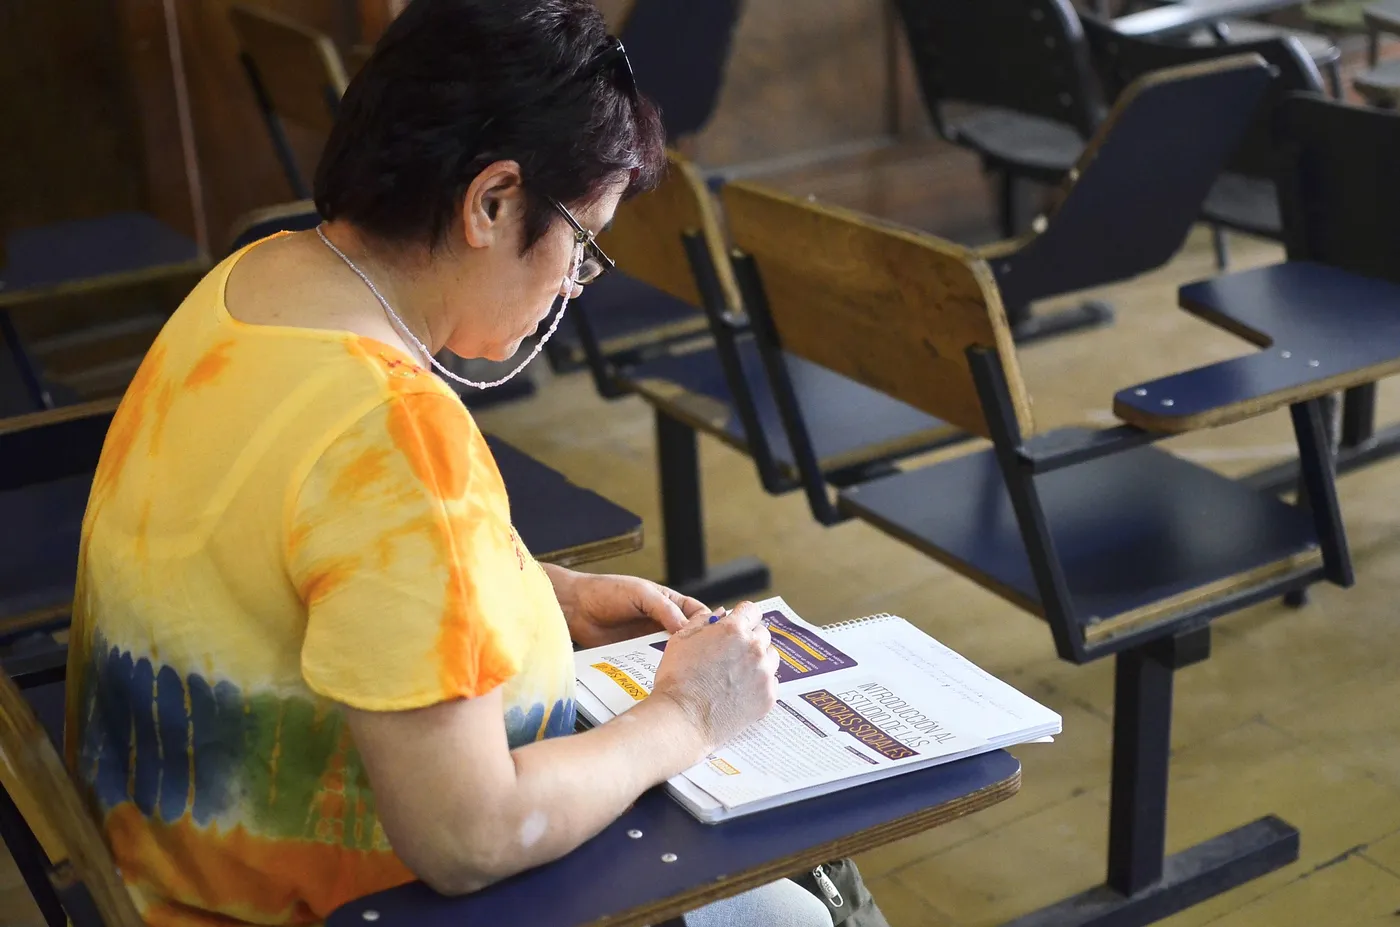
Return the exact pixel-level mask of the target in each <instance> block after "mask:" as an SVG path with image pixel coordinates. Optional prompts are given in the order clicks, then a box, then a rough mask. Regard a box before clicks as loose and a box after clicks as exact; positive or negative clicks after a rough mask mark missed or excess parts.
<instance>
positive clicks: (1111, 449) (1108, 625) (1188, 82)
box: [724, 56, 1400, 927]
mask: <svg viewBox="0 0 1400 927" xmlns="http://www.w3.org/2000/svg"><path fill="white" fill-rule="evenodd" d="M1268 83H1269V74H1268V71H1267V70H1266V68H1265V65H1264V62H1263V60H1262V59H1260V58H1258V57H1257V56H1246V57H1239V58H1232V59H1224V60H1221V61H1218V62H1212V63H1208V64H1204V65H1196V66H1191V67H1188V68H1179V69H1173V70H1172V71H1168V72H1161V73H1158V74H1156V75H1153V76H1151V77H1149V78H1146V79H1144V80H1142V81H1139V82H1138V83H1137V84H1136V85H1134V87H1132V88H1131V89H1130V90H1129V91H1128V92H1126V93H1125V94H1123V96H1122V97H1121V98H1120V99H1119V101H1118V103H1117V106H1116V108H1115V111H1114V113H1113V114H1112V115H1111V116H1110V117H1109V119H1108V121H1107V122H1106V123H1105V126H1104V128H1103V129H1102V130H1101V131H1100V133H1099V134H1098V135H1097V136H1096V138H1095V139H1094V141H1093V142H1092V143H1091V144H1090V146H1089V150H1088V153H1087V154H1086V157H1085V158H1084V159H1083V160H1082V161H1081V162H1080V164H1079V165H1078V168H1077V180H1076V182H1075V184H1074V186H1073V187H1072V188H1071V189H1070V190H1069V192H1068V194H1067V196H1066V197H1065V198H1064V201H1063V202H1062V204H1061V206H1060V213H1066V212H1077V211H1080V210H1087V211H1090V212H1093V213H1095V214H1096V215H1097V217H1098V221H1099V222H1100V224H1101V226H1102V227H1103V234H1104V236H1105V237H1106V238H1110V239H1113V238H1118V237H1126V238H1130V239H1136V238H1139V237H1141V235H1142V234H1143V233H1144V231H1145V230H1147V229H1149V228H1150V224H1148V223H1141V222H1134V216H1137V215H1138V214H1140V213H1149V214H1150V213H1153V212H1155V211H1157V210H1159V209H1160V210H1168V211H1170V210H1171V209H1173V208H1175V209H1183V208H1184V209H1195V208H1196V206H1195V203H1198V202H1199V199H1197V198H1196V197H1197V195H1198V194H1199V196H1200V197H1203V196H1204V194H1205V191H1206V190H1207V189H1208V188H1209V186H1210V184H1211V182H1212V181H1213V179H1214V176H1215V174H1216V173H1217V172H1218V171H1219V169H1220V166H1221V165H1222V164H1223V163H1224V162H1225V160H1226V158H1227V157H1228V155H1229V153H1230V152H1231V151H1232V150H1233V148H1234V146H1235V145H1236V144H1237V143H1238V140H1239V137H1240V135H1241V134H1242V132H1243V129H1244V125H1245V123H1246V122H1247V116H1248V114H1250V113H1252V112H1253V111H1254V109H1255V107H1257V105H1258V104H1259V101H1260V99H1261V98H1262V97H1263V95H1264V94H1265V93H1266V92H1267V87H1268ZM1188 113H1189V114H1190V124H1191V125H1192V127H1193V131H1191V132H1184V131H1183V132H1178V131H1173V127H1176V126H1180V125H1182V124H1183V120H1184V119H1185V118H1186V117H1185V114H1188ZM1149 142H1151V143H1153V144H1154V145H1155V146H1156V149H1157V150H1156V152H1155V154H1154V155H1152V156H1149V154H1148V152H1147V151H1146V150H1145V147H1144V146H1146V145H1147V144H1148V143H1149ZM1144 163H1151V164H1152V165H1153V167H1154V176H1157V177H1158V178H1165V181H1164V182H1162V183H1160V184H1158V185H1156V186H1154V187H1150V188H1145V189H1151V190H1152V191H1153V193H1152V194H1151V195H1150V196H1149V195H1148V194H1147V193H1143V194H1141V195H1140V196H1138V197H1137V198H1136V199H1134V198H1133V197H1132V196H1130V195H1128V191H1129V190H1131V189H1134V188H1133V187H1131V186H1129V185H1131V184H1132V177H1133V174H1134V172H1135V171H1137V170H1140V168H1141V165H1143V164H1144ZM1178 199H1179V200H1185V201H1187V202H1186V204H1185V205H1184V206H1183V205H1177V206H1175V207H1173V206H1172V205H1171V201H1172V200H1178ZM724 204H725V213H726V217H727V219H728V222H729V226H730V229H731V232H732V235H733V239H734V243H735V245H736V248H735V251H734V252H733V254H734V260H735V267H736V271H737V274H738V280H739V282H740V285H741V289H742V292H743V295H744V299H745V305H746V306H747V308H748V311H749V313H750V315H751V317H752V318H753V322H754V329H755V332H756V334H757V336H758V342H759V345H760V348H761V350H762V353H763V356H764V358H765V361H766V362H767V363H766V369H767V370H768V372H769V375H770V378H771V379H772V380H773V381H774V382H773V386H774V391H775V393H776V394H777V395H778V397H779V408H780V409H781V410H782V412H783V420H784V423H785V425H786V426H787V428H788V431H789V435H790V440H791V441H792V442H793V446H794V447H795V448H796V449H797V454H798V458H799V461H800V462H801V463H802V467H803V476H804V483H805V485H806V487H807V489H808V493H809V502H810V504H811V506H812V508H813V511H814V513H815V514H816V515H817V517H818V518H819V519H820V520H822V521H824V522H827V523H836V522H840V521H843V520H845V519H849V518H860V519H862V520H865V521H867V522H869V523H871V524H872V525H875V526H876V527H878V528H880V529H881V530H883V531H885V532H887V533H889V534H890V535H892V536H893V537H896V538H898V539H900V540H903V541H905V542H906V543H909V544H911V545H912V546H914V547H915V548H916V549H918V550H921V551H923V552H925V553H926V554H928V555H929V556H930V557H933V558H934V559H937V560H938V561H940V562H941V563H943V564H945V565H947V566H949V567H951V568H952V569H953V570H955V571H957V572H959V573H961V574H963V575H964V576H966V577H967V578H969V579H971V580H972V581H973V582H976V583H977V584H978V585H980V586H983V587H984V588H986V589H988V590H990V591H992V592H994V593H996V594H998V595H1000V596H1001V597H1003V598H1004V599H1006V600H1007V601H1009V602H1011V603H1012V604H1014V605H1016V606H1017V607H1019V608H1022V609H1025V610H1027V611H1029V612H1031V613H1032V614H1035V615H1038V616H1040V617H1042V618H1044V619H1045V621H1046V622H1047V623H1048V624H1049V626H1050V631H1051V634H1052V637H1053V638H1054V641H1055V646H1056V650H1057V651H1058V653H1059V655H1060V657H1061V658H1062V659H1064V660H1067V661H1071V662H1075V663H1086V662H1089V661H1092V660H1096V659H1101V658H1104V657H1109V656H1112V657H1114V659H1115V660H1116V684H1115V686H1116V687H1115V708H1114V737H1113V778H1112V796H1111V811H1110V821H1109V858H1108V878H1107V884H1106V885H1104V886H1101V887H1099V888H1096V889H1092V890H1090V891H1088V892H1085V893H1083V894H1080V895H1078V896H1075V897H1073V898H1070V899H1067V900H1066V901H1065V902H1063V903H1061V904H1057V905H1053V906H1051V907H1050V908H1047V909H1043V910H1041V911H1038V912H1035V913H1033V914H1031V915H1027V917H1026V918H1025V919H1024V920H1020V921H1017V922H1016V923H1017V924H1025V925H1030V924H1043V923H1044V924H1048V923H1057V924H1058V923H1071V922H1072V923H1075V924H1081V925H1097V927H1104V925H1109V924H1122V923H1147V922H1150V921H1152V920H1157V919H1159V918H1162V917H1165V916H1167V915H1169V914H1171V913H1173V912H1175V911H1178V910H1181V909H1183V908H1186V907H1189V906H1190V905H1192V904H1195V903H1197V902H1199V901H1201V900H1203V899H1204V898H1206V897H1209V896H1211V895H1213V894H1216V893H1218V892H1221V891H1224V890H1226V889H1227V888H1230V887H1232V886H1235V885H1239V884H1241V883H1243V882H1247V881H1249V880H1250V879H1253V878H1256V877H1257V876H1259V875H1260V874H1262V873H1265V872H1268V871H1270V870H1272V869H1275V868H1278V867H1280V866H1283V865H1286V864H1287V863H1289V862H1291V861H1293V860H1294V859H1296V858H1297V853H1298V833H1297V831H1296V830H1295V829H1294V828H1292V827H1291V826H1290V825H1288V824H1286V823H1285V822H1283V821H1281V820H1279V819H1278V818H1276V817H1273V816H1266V817H1264V818H1261V819H1259V820H1256V821H1254V822H1252V823H1250V824H1246V825H1244V826H1243V827H1240V828H1237V829H1235V830H1234V831H1232V832H1230V833H1228V834H1224V835H1222V836H1220V837H1216V838H1214V839H1212V840H1209V841H1206V842H1205V843H1203V844H1199V845H1197V846H1195V847H1192V848H1190V849H1186V850H1183V851H1181V852H1178V853H1176V854H1173V855H1172V856H1171V857H1167V856H1166V855H1165V825H1166V798H1167V776H1168V756H1169V752H1170V750H1169V747H1170V721H1171V701H1172V678H1173V675H1174V672H1175V670H1177V669H1179V668H1181V667H1184V666H1187V665H1190V664H1192V663H1194V662H1198V661H1200V660H1202V659H1205V658H1206V657H1207V656H1208V655H1209V640H1210V622H1211V621H1212V620H1213V619H1215V618H1217V617H1220V616H1223V615H1226V614H1229V613H1231V612H1234V611H1236V610H1237V609H1240V608H1243V607H1245V606H1247V605H1249V604H1252V603H1254V602H1258V601H1261V600H1263V599H1266V598H1270V597H1274V596H1277V595H1279V594H1281V593H1282V592H1284V591H1286V590H1290V589H1297V588H1301V587H1302V586H1303V585H1305V584H1307V583H1309V582H1313V581H1316V580H1318V579H1323V578H1325V579H1328V580H1330V581H1331V582H1334V583H1336V584H1339V585H1344V586H1345V585H1350V584H1351V583H1352V581H1353V573H1352V566H1351V560H1350V554H1349V551H1348V547H1347V543H1346V538H1345V533H1344V530H1343V527H1342V523H1341V519H1340V514H1339V511H1338V508H1337V502H1336V487H1335V484H1334V481H1333V472H1332V468H1331V465H1330V456H1329V454H1328V451H1327V444H1326V437H1325V429H1324V426H1323V422H1322V417H1321V412H1320V398H1321V397H1322V396H1324V395H1325V394H1326V393H1327V392H1328V391H1329V389H1330V387H1329V386H1328V385H1327V384H1326V383H1325V382H1322V381H1314V382H1311V383H1303V384H1298V383H1293V384H1289V388H1288V389H1285V390H1281V391H1278V392H1269V391H1263V392H1259V393H1258V394H1256V395H1249V396H1240V395H1237V394H1236V393H1235V392H1232V391H1231V389H1230V386H1231V383H1232V382H1233V381H1232V380H1231V379H1230V377H1229V372H1230V370H1231V369H1232V365H1235V364H1236V363H1237V361H1226V362H1224V363H1222V364H1213V365H1209V366H1206V367H1203V368H1200V369H1198V370H1194V371H1189V372H1186V373H1183V374H1179V375H1178V376H1177V377H1175V378H1168V379H1167V380H1164V381H1159V382H1154V383H1149V384H1140V385H1136V386H1129V387H1128V388H1126V389H1124V390H1122V391H1120V392H1119V393H1118V394H1117V396H1116V397H1114V410H1115V412H1116V413H1117V414H1118V415H1119V417H1120V418H1122V419H1123V420H1124V421H1125V422H1127V423H1128V424H1124V425H1120V426H1118V427H1114V428H1107V429H1103V430H1098V431H1092V430H1087V429H1079V428H1072V429H1063V430H1058V431H1050V432H1046V433H1037V431H1036V426H1035V422H1034V419H1033V417H1032V415H1031V399H1030V396H1029V394H1028V393H1027V391H1026V388H1025V385H1024V383H1023V381H1022V377H1021V373H1020V368H1019V366H1018V364H1017V362H1016V351H1015V345H1014V342H1013V339H1012V337H1011V332H1010V328H1009V326H1008V324H1007V318H1006V313H1005V310H1004V308H1003V302H1002V298H1001V294H1000V292H999V289H1000V288H999V286H998V281H997V278H996V276H995V275H994V273H993V271H992V268H991V267H990V266H988V263H987V262H986V261H984V260H982V259H980V258H979V257H978V256H977V254H976V253H975V252H972V251H970V250H968V249H966V248H963V247H959V246H957V245H953V244H950V243H947V242H944V241H940V240H938V239H936V238H933V237H931V236H928V235H925V234H921V233H917V232H912V231H905V230H902V229H898V228H894V227H890V226H887V225H883V224H876V223H872V222H870V221H869V220H866V219H864V218H862V217H861V216H859V215H858V214H854V213H851V212H848V211H845V210H840V209H834V208H828V207H823V206H820V205H816V204H812V203H807V202H802V201H799V200H796V199H793V198H790V197H787V196H784V195H781V194H777V193H773V192H767V191H764V190H762V189H761V188H758V187H755V186H751V185H747V184H736V185H732V186H730V187H727V188H726V189H725V191H724ZM1054 222H1055V216H1052V217H1051V224H1052V225H1053V223H1054ZM1131 245H1132V242H1131V241H1130V242H1126V243H1125V245H1124V247H1131ZM779 351H784V352H788V353H791V354H795V355H798V356H801V357H803V358H805V359H806V360H808V361H810V362H812V363H816V364H820V365H822V366H825V367H827V368H828V369H831V370H833V371H835V372H839V373H841V374H844V375H846V376H849V377H852V378H856V379H858V380H860V381H861V382H863V383H865V384H866V385H868V386H871V387H873V388H876V389H878V390H880V391H881V392H884V393H886V394H888V395H890V396H892V397H896V398H899V399H901V400H903V401H905V402H907V403H909V404H911V405H913V406H915V407H917V408H920V409H922V410H924V411H925V412H928V413H929V414H931V415H937V416H939V417H940V418H942V419H944V420H946V421H948V422H950V423H952V424H955V425H957V426H959V427H961V428H963V429H966V430H967V431H969V432H972V433H975V434H977V435H980V436H983V437H985V438H989V439H990V441H991V447H990V448H988V449H986V450H979V451H974V452H971V453H968V454H966V455H963V456H960V457H956V458H953V459H950V460H947V461H945V462H941V463H937V464H934V465H931V466H928V467H923V468H919V469H912V470H909V471H907V472H903V473H900V474H897V475H892V476H888V477H884V478H881V479H876V480H873V481H870V482H867V483H863V484H860V485H857V486H852V487H849V488H845V489H840V488H836V489H834V493H833V488H832V487H829V486H828V485H826V484H825V483H824V482H823V481H822V480H821V477H820V473H819V472H818V470H817V468H816V467H815V466H814V465H813V463H812V457H811V453H810V443H809V441H808V440H807V438H806V426H805V417H804V415H803V414H802V410H800V409H799V408H797V407H796V405H795V404H794V403H792V402H790V401H789V400H788V399H787V398H786V397H787V390H786V388H785V387H784V384H783V378H782V376H781V368H779V367H778V366H777V364H776V363H774V361H775V358H777V357H778V356H779V355H778V352H779ZM1394 351H1395V355H1396V357H1397V359H1400V341H1397V343H1396V344H1395V345H1394ZM1244 362H1245V363H1246V364H1249V365H1253V366H1259V365H1262V366H1268V365H1269V364H1270V363H1271V362H1272V358H1270V357H1268V356H1267V355H1266V354H1263V353H1261V354H1260V355H1256V356H1252V357H1247V358H1245V359H1244ZM1173 397H1176V398H1175V400H1173ZM1107 398H1108V397H1105V399H1107ZM1281 406H1289V407H1290V408H1291V411H1292V419H1293V424H1294V433H1295V438H1296V441H1297V444H1298V447H1299V452H1300V456H1301V458H1302V460H1303V461H1304V475H1305V478H1306V483H1307V489H1308V495H1309V497H1310V500H1311V504H1310V505H1309V506H1301V507H1300V506H1294V505H1289V504H1287V503H1285V502H1283V501H1282V500H1280V499H1279V498H1278V497H1277V496H1275V495H1273V494H1271V493H1267V492H1260V491H1257V490H1255V489H1252V488H1250V487H1249V486H1247V485H1244V484H1243V483H1240V482H1237V481H1235V480H1231V479H1228V478H1226V477H1224V476H1221V475H1219V474H1217V473H1215V472H1213V471H1211V470H1209V469H1207V468H1205V467H1202V466H1198V465H1196V464H1193V463H1189V462H1187V461H1185V460H1182V459H1180V458H1178V457H1176V456H1174V455H1173V454H1171V453H1168V452H1166V451H1162V450H1160V449H1158V448H1156V447H1154V446H1153V445H1154V443H1155V442H1157V441H1159V440H1160V439H1162V438H1165V437H1168V436H1169V435H1171V434H1177V433H1181V432H1184V431H1187V430H1191V429H1192V428H1194V427H1197V425H1198V422H1200V421H1202V419H1201V418H1199V416H1200V415H1201V414H1202V412H1203V410H1208V411H1209V412H1210V413H1211V414H1212V418H1211V419H1210V420H1211V421H1212V422H1213V423H1214V422H1221V421H1238V420H1242V419H1245V418H1249V417H1252V416H1255V415H1258V414H1262V412H1263V411H1264V410H1266V409H1272V408H1278V407H1281Z"/></svg>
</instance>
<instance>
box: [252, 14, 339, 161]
mask: <svg viewBox="0 0 1400 927" xmlns="http://www.w3.org/2000/svg"><path fill="white" fill-rule="evenodd" d="M229 19H230V20H231V21H232V23H233V29H234V32H235V33H237V35H238V44H239V47H240V48H241V49H242V52H243V54H245V55H247V56H248V58H249V59H251V60H252V62H253V66H254V67H255V68H256V69H257V72H258V80H259V81H260V82H261V83H262V85H263V89H264V91H266V93H267V95H268V98H269V100H270V101H271V103H272V108H273V110H274V111H275V112H276V113H277V115H278V116H279V117H280V118H281V119H283V120H285V121H287V122H294V123H296V124H298V125H302V126H305V127H307V128H309V129H314V130H316V131H318V132H323V133H326V132H330V130H331V125H332V124H333V122H334V118H333V116H332V111H331V106H330V103H331V100H332V99H334V100H339V99H340V97H341V96H342V95H344V93H345V87H346V85H347V84H348V83H349V80H348V79H347V78H346V76H345V65H344V63H343V62H342V61H341V59H340V53H339V52H338V51H337V50H336V47H335V43H334V42H332V41H331V40H330V37H329V36H327V35H325V34H324V33H321V32H317V31H316V30H315V29H312V28H310V27H308V26H305V25H302V24H301V23H298V22H296V21H295V20H293V19H288V18H287V17H285V16H281V15H279V14H277V13H273V12H270V11H268V10H263V9H259V8H257V7H252V6H246V5H244V4H238V3H236V4H233V5H232V6H230V7H229Z"/></svg>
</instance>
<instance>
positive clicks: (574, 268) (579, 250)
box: [316, 225, 583, 389]
mask: <svg viewBox="0 0 1400 927" xmlns="http://www.w3.org/2000/svg"><path fill="white" fill-rule="evenodd" d="M316 234H317V235H319V236H320V237H321V241H323V242H325V243H326V247H327V248H330V249H331V250H332V251H334V252H335V253H336V255H338V256H339V257H340V259H341V260H342V261H344V262H345V266H346V267H349V268H350V269H351V270H353V271H354V272H355V275H356V276H357V277H359V278H360V279H361V280H363V281H364V282H365V286H367V287H369V291H370V292H371V293H373V294H374V298H375V299H377V300H379V305H381V306H383V307H384V311H385V313H387V314H388V316H389V319H390V321H392V322H393V323H394V324H395V325H397V326H398V328H399V331H401V332H403V334H404V335H405V336H407V337H408V339H409V340H410V341H412V342H413V343H414V344H416V345H417V346H418V350H420V351H422V352H423V356H424V357H426V358H427V359H428V362H429V363H430V364H432V365H433V367H435V368H436V369H437V371H438V373H440V374H442V375H443V376H445V377H447V378H448V379H451V380H455V381H456V382H458V383H461V384H464V385H466V386H472V387H475V388H476V389H490V388H491V387H493V386H500V385H501V384H502V383H505V382H506V381H508V380H510V379H511V378H512V377H514V376H515V375H516V374H517V373H519V372H520V371H522V370H524V369H525V368H526V367H528V366H529V365H530V361H532V360H534V359H535V358H536V357H537V356H538V355H539V353H540V351H541V350H543V349H544V344H545V342H546V341H548V340H549V339H550V338H551V337H552V336H553V335H554V332H555V330H556V329H558V328H559V322H560V320H562V319H563V318H564V310H565V309H567V308H568V306H569V297H568V296H565V297H564V302H563V304H561V305H560V306H559V314H558V315H556V316H555V317H554V321H553V322H551V323H550V326H549V330H548V331H547V332H545V333H544V337H543V338H541V339H540V340H539V341H538V342H537V343H536V344H535V349H534V350H533V351H531V352H530V356H529V357H527V358H525V360H523V361H521V363H520V366H518V367H516V368H515V369H514V370H512V371H511V372H510V373H508V374H506V375H505V376H503V377H501V378H500V379H499V380H492V381H491V382H490V383H478V382H476V381H475V380H468V379H466V378H465V377H459V376H457V374H455V373H453V372H452V371H451V370H448V369H447V368H446V367H444V366H443V365H442V364H439V363H438V360H437V358H436V357H433V352H432V351H430V350H428V346H427V345H426V344H424V343H423V342H421V341H419V340H418V336H417V335H415V334H413V332H412V331H411V330H410V329H409V327H408V326H407V325H406V324H405V323H404V320H403V319H401V318H399V314H398V313H397V312H395V311H394V310H393V308H391V307H390V305H389V301H388V300H387V299H385V298H384V295H383V294H382V293H380V292H379V288H378V287H376V286H375V285H374V281H372V280H370V279H369V277H367V276H365V272H364V271H362V270H360V268H358V267H356V266H355V262H354V261H352V260H350V259H349V258H348V257H346V256H345V252H344V251H341V250H340V249H339V248H337V247H336V246H335V243H334V242H332V241H331V240H330V239H329V238H327V237H326V233H325V232H323V231H322V230H321V227H320V226H319V225H318V226H316ZM582 261H583V246H582V245H580V246H578V247H576V248H575V249H574V256H573V259H572V260H571V261H570V263H569V272H568V274H567V275H566V276H565V277H564V281H563V283H565V284H568V292H570V293H572V292H573V289H574V286H575V284H574V276H575V275H576V274H577V273H578V267H579V264H580V263H582Z"/></svg>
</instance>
